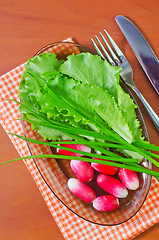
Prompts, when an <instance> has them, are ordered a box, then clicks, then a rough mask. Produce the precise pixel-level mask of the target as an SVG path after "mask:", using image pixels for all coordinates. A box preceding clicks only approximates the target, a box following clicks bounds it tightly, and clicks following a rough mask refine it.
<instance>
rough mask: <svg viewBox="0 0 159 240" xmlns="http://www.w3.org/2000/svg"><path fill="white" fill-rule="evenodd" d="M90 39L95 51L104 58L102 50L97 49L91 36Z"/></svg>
mask: <svg viewBox="0 0 159 240" xmlns="http://www.w3.org/2000/svg"><path fill="white" fill-rule="evenodd" d="M91 41H92V43H93V46H94V48H95V50H96V52H97V53H98V54H99V55H100V56H101V57H102V58H103V59H105V57H104V56H103V54H102V52H101V51H100V50H99V48H98V47H97V45H96V43H95V42H94V40H93V38H91Z"/></svg>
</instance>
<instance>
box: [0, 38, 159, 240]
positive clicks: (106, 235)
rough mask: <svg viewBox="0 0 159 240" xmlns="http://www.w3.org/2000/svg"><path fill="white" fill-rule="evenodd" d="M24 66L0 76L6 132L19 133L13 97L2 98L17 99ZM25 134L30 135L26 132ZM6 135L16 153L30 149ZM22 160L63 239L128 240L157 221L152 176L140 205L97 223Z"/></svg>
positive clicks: (158, 201)
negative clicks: (121, 218)
mask: <svg viewBox="0 0 159 240" xmlns="http://www.w3.org/2000/svg"><path fill="white" fill-rule="evenodd" d="M65 41H70V42H72V39H71V38H69V39H67V40H65ZM47 51H50V52H55V53H58V54H59V53H61V54H62V55H63V54H66V55H68V53H70V52H71V51H74V52H76V51H77V49H76V48H75V49H73V50H72V49H69V47H66V48H65V47H64V46H63V45H60V46H58V47H56V48H49V49H48V50H47ZM24 67H25V64H22V65H20V66H18V67H17V68H15V69H13V70H11V71H10V72H8V73H6V74H4V75H3V76H2V77H0V82H1V100H2V101H1V108H0V109H1V119H0V120H1V124H2V126H3V128H4V130H5V131H6V132H12V133H16V134H19V135H23V128H22V124H21V122H20V121H16V120H15V119H18V118H20V113H19V105H18V104H17V103H16V102H13V101H4V99H15V100H17V101H19V97H18V86H19V82H20V81H21V73H22V72H23V70H24ZM28 132H30V131H28ZM29 137H32V136H31V135H30V136H29ZM9 138H10V140H11V141H12V143H13V144H14V146H15V148H16V149H17V151H18V153H19V154H20V156H26V155H30V151H29V149H28V146H27V143H26V142H25V141H23V140H21V139H19V138H17V137H15V136H12V135H9ZM44 151H45V152H46V153H49V150H48V148H45V146H43V147H41V148H39V149H38V148H37V149H36V152H35V154H38V153H41V152H44ZM49 162H50V161H49ZM24 163H25V164H26V166H27V168H28V170H29V171H30V173H31V175H32V177H33V179H34V181H35V182H36V184H37V187H38V188H39V190H40V192H41V194H42V196H43V198H44V200H45V202H46V204H47V206H48V208H49V210H50V212H51V214H52V216H53V217H54V219H55V221H56V223H57V225H58V227H59V228H60V230H61V232H62V234H63V236H64V238H65V239H66V240H75V239H78V240H79V239H80V240H87V239H89V240H90V239H91V240H101V239H113V240H124V239H126V240H128V239H133V238H134V237H135V236H137V235H138V234H140V233H141V232H143V231H145V230H146V229H148V228H150V227H151V226H153V225H154V224H156V223H158V222H159V186H158V182H157V180H156V179H155V178H152V182H151V187H150V191H149V194H148V197H147V199H146V201H145V203H144V205H143V206H142V208H141V209H140V211H139V212H138V213H137V214H136V215H135V216H134V217H133V218H131V219H130V220H129V221H127V222H125V223H123V224H121V225H117V226H99V225H96V224H93V223H90V222H87V221H85V220H83V219H81V218H80V217H78V216H77V215H75V214H74V213H73V212H71V211H70V210H68V208H67V207H65V206H64V205H63V204H62V203H61V202H60V201H59V200H58V199H57V197H56V196H55V195H54V194H53V193H52V191H51V190H50V189H49V187H48V186H47V184H46V182H45V181H44V179H43V178H42V176H41V175H40V173H39V171H38V169H37V166H36V165H35V163H34V161H33V159H27V160H24ZM38 167H39V169H40V171H41V172H42V173H43V175H44V176H45V178H46V180H47V182H50V181H51V179H49V178H48V179H47V174H46V173H45V169H44V168H43V159H41V160H40V161H39V162H38ZM52 167H54V168H56V169H57V174H58V166H57V165H56V162H55V161H54V160H52V161H51V162H50V163H49V165H48V169H49V170H50V171H51V169H52Z"/></svg>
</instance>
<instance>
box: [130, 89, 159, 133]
mask: <svg viewBox="0 0 159 240" xmlns="http://www.w3.org/2000/svg"><path fill="white" fill-rule="evenodd" d="M132 89H133V91H134V92H135V93H136V95H137V96H138V98H139V99H140V100H141V102H142V103H143V105H144V107H145V108H146V110H147V112H148V114H149V115H150V117H151V119H152V121H153V122H154V124H155V126H156V128H157V130H158V131H159V117H158V116H157V114H156V113H155V112H154V110H153V109H152V107H151V106H150V105H149V104H148V102H147V101H146V99H145V98H144V97H143V95H142V94H141V93H140V91H139V90H138V89H137V87H136V86H135V87H134V86H133V87H132Z"/></svg>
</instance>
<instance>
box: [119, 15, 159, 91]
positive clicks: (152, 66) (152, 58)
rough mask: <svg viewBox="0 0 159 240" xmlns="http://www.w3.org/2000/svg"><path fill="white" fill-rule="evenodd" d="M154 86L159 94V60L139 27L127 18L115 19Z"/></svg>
mask: <svg viewBox="0 0 159 240" xmlns="http://www.w3.org/2000/svg"><path fill="white" fill-rule="evenodd" d="M115 20H116V22H117V24H118V26H119V27H120V29H121V31H122V33H123V34H124V36H125V38H126V39H127V41H128V43H129V44H130V47H131V48H132V50H133V52H134V53H135V55H136V57H137V59H138V61H139V63H140V65H141V66H142V68H143V70H144V71H145V73H146V75H147V77H148V79H149V80H150V82H151V84H152V86H153V87H154V89H155V90H156V92H157V93H158V94H159V60H158V59H157V57H156V55H155V54H154V52H153V51H152V49H151V47H150V45H149V44H148V42H147V41H146V39H145V38H144V37H143V35H142V34H141V32H140V31H139V30H138V29H137V27H136V26H135V25H134V24H133V23H132V22H131V21H130V20H129V19H127V18H126V17H124V16H121V15H118V16H116V18H115Z"/></svg>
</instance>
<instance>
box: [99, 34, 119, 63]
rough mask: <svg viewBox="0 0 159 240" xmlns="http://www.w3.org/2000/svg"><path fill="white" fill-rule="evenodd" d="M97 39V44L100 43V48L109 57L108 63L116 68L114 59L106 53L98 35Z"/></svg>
mask: <svg viewBox="0 0 159 240" xmlns="http://www.w3.org/2000/svg"><path fill="white" fill-rule="evenodd" d="M95 38H96V40H97V42H98V43H99V46H100V47H101V48H102V50H103V52H104V54H105V56H106V57H107V59H108V61H109V62H110V64H111V65H113V66H115V63H114V61H113V59H112V58H111V57H110V55H109V53H108V52H107V51H106V49H105V48H104V46H103V44H102V43H101V42H100V40H99V39H98V37H97V36H96V35H95Z"/></svg>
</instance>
